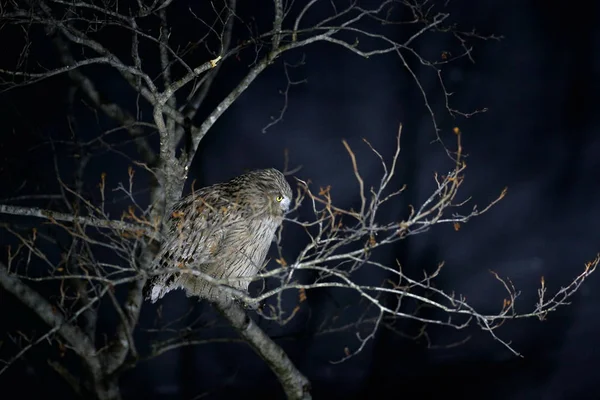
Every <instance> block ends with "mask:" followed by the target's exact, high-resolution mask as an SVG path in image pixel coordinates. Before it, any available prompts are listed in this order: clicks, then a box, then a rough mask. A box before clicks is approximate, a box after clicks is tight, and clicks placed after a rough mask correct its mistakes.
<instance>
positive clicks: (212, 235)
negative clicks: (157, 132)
mask: <svg viewBox="0 0 600 400" xmlns="http://www.w3.org/2000/svg"><path fill="white" fill-rule="evenodd" d="M291 199H292V190H291V188H290V186H289V184H288V183H287V181H286V180H285V177H284V175H283V174H282V173H281V172H279V171H278V170H276V169H273V168H270V169H264V170H257V171H252V172H249V173H247V174H244V175H241V176H238V177H236V178H233V179H231V180H230V181H228V182H224V183H218V184H215V185H212V186H208V187H205V188H202V189H200V190H197V191H195V192H194V193H192V194H190V195H188V196H187V197H184V198H183V199H181V200H180V201H179V202H178V203H176V204H175V206H174V207H173V209H172V210H171V212H170V214H169V219H168V221H167V232H168V233H167V238H166V239H165V241H164V243H163V245H162V247H161V251H160V252H159V254H158V257H157V259H156V262H155V264H154V268H155V269H157V270H158V271H160V270H165V271H168V270H169V269H171V270H172V269H174V268H183V269H194V270H198V271H201V272H203V273H205V274H207V275H209V276H211V277H213V278H215V279H228V278H231V277H234V278H235V277H252V276H254V275H256V274H257V273H258V272H259V271H260V269H261V268H262V267H263V264H264V262H265V258H266V256H267V252H268V250H269V247H270V245H271V242H272V241H273V237H274V234H275V232H276V230H277V228H278V227H279V226H280V225H281V222H282V220H283V215H284V214H285V213H286V212H287V210H288V208H289V205H290V202H291ZM249 283H250V280H231V281H229V282H227V283H226V284H227V285H228V286H231V287H234V288H236V289H239V290H244V291H246V290H247V289H248V285H249ZM179 288H183V289H184V290H185V291H186V293H187V295H188V296H199V297H201V298H205V299H209V300H210V299H213V298H214V296H215V295H216V293H217V291H216V290H215V286H214V285H212V284H211V283H209V282H208V281H206V280H204V279H202V278H201V277H199V276H194V275H191V274H186V273H180V272H165V273H164V274H159V275H156V276H155V277H154V278H152V279H151V281H150V283H149V295H148V298H149V299H150V300H151V301H152V302H155V301H156V300H158V299H160V298H161V297H163V296H164V295H165V294H166V293H168V292H170V291H171V290H174V289H179Z"/></svg>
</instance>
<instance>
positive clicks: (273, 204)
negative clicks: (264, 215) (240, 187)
mask: <svg viewBox="0 0 600 400" xmlns="http://www.w3.org/2000/svg"><path fill="white" fill-rule="evenodd" d="M242 177H243V179H244V180H245V181H246V182H248V183H249V184H250V186H253V188H252V189H254V190H251V192H253V193H252V194H253V196H252V197H253V201H252V202H253V203H254V205H257V206H259V208H260V209H262V210H265V211H267V212H268V213H269V214H271V215H273V216H275V217H283V215H284V214H285V213H287V212H288V210H289V208H290V204H291V203H292V197H293V194H292V188H291V187H290V185H289V184H288V182H287V181H286V179H285V176H284V175H283V174H282V173H281V172H280V171H278V170H276V169H275V168H267V169H260V170H255V171H251V172H248V173H246V174H244V175H242Z"/></svg>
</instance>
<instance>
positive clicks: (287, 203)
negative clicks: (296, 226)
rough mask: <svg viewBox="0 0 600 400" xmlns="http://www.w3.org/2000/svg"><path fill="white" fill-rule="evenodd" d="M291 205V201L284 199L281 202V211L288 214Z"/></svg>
mask: <svg viewBox="0 0 600 400" xmlns="http://www.w3.org/2000/svg"><path fill="white" fill-rule="evenodd" d="M290 203H291V200H290V199H289V198H287V197H284V199H283V200H282V201H281V209H282V210H283V212H284V213H286V212H288V210H289V209H290Z"/></svg>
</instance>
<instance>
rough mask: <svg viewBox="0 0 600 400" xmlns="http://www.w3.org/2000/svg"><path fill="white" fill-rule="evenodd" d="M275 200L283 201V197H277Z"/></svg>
mask: <svg viewBox="0 0 600 400" xmlns="http://www.w3.org/2000/svg"><path fill="white" fill-rule="evenodd" d="M275 200H277V201H278V202H281V201H283V196H281V195H279V196H277V197H275Z"/></svg>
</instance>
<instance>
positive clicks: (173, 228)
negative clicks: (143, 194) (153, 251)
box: [147, 185, 239, 303]
mask: <svg viewBox="0 0 600 400" xmlns="http://www.w3.org/2000/svg"><path fill="white" fill-rule="evenodd" d="M228 197H229V196H227V195H226V193H223V192H222V191H221V190H219V187H218V186H216V185H215V186H212V187H208V188H204V189H201V190H198V191H196V192H194V193H193V194H192V195H190V196H187V197H185V198H183V199H181V200H180V201H179V202H177V203H176V204H175V205H174V207H173V208H172V210H171V212H170V215H169V216H168V221H167V227H166V232H167V234H166V238H165V240H164V241H163V245H162V247H161V250H160V252H159V254H158V255H157V257H156V259H155V262H154V264H153V266H152V268H151V269H154V270H155V271H156V272H159V271H160V270H167V271H169V270H171V271H169V272H165V273H164V274H159V275H156V276H155V277H154V278H153V279H152V280H151V282H150V285H149V286H150V293H148V295H147V298H149V299H150V300H151V301H152V302H153V303H154V302H155V301H156V300H158V299H159V298H161V297H163V296H164V295H165V294H166V293H168V292H170V291H171V290H174V289H177V288H179V287H180V280H179V279H177V278H178V277H179V276H181V273H178V272H177V271H173V269H175V268H182V269H187V268H190V269H196V270H199V271H201V272H204V273H207V272H208V268H209V265H211V264H213V263H215V261H216V260H217V259H218V257H219V253H220V251H221V247H222V245H223V243H224V242H225V238H226V237H227V236H228V233H229V232H230V231H231V229H232V227H234V226H235V225H236V223H237V222H239V221H238V220H239V217H238V216H237V215H236V213H232V212H231V209H232V207H231V200H229V198H228Z"/></svg>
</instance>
